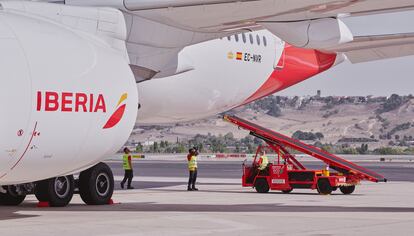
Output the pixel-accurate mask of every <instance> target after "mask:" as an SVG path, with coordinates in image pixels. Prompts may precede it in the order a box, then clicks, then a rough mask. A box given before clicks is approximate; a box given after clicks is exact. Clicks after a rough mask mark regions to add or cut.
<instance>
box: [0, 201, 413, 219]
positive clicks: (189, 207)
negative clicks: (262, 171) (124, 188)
mask: <svg viewBox="0 0 414 236" xmlns="http://www.w3.org/2000/svg"><path fill="white" fill-rule="evenodd" d="M25 210H30V211H34V210H35V211H39V212H212V213H213V212H216V213H233V212H297V213H300V212H303V213H317V212H336V213H338V212H366V213H373V212H378V213H403V212H406V213H412V212H414V208H402V207H343V206H287V205H283V204H281V203H275V204H234V205H217V204H159V203H155V202H136V203H118V204H114V205H107V206H87V205H84V204H70V205H69V206H67V207H63V208H36V204H35V203H26V204H23V205H21V206H19V207H5V208H2V207H0V212H1V216H0V220H10V219H21V218H28V217H35V216H37V215H24V214H23V213H22V211H25ZM19 211H20V213H18V212H19Z"/></svg>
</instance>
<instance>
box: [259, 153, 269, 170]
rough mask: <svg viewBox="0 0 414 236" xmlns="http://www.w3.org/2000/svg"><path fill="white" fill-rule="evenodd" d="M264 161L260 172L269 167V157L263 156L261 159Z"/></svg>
mask: <svg viewBox="0 0 414 236" xmlns="http://www.w3.org/2000/svg"><path fill="white" fill-rule="evenodd" d="M260 158H261V159H262V163H261V164H260V166H259V168H258V169H259V170H264V169H266V167H267V165H268V164H269V159H268V158H267V156H261V157H260Z"/></svg>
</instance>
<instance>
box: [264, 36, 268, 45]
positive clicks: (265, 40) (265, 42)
mask: <svg viewBox="0 0 414 236" xmlns="http://www.w3.org/2000/svg"><path fill="white" fill-rule="evenodd" d="M263 45H264V46H265V47H267V39H266V37H265V36H263Z"/></svg>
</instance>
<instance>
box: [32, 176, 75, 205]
mask: <svg viewBox="0 0 414 236" xmlns="http://www.w3.org/2000/svg"><path fill="white" fill-rule="evenodd" d="M74 190H75V183H74V180H73V176H72V175H68V176H60V177H56V178H51V179H46V180H42V181H39V182H37V183H36V187H35V191H34V192H35V196H36V198H37V200H39V201H40V202H48V203H49V205H50V206H51V207H64V206H67V205H68V204H69V202H70V201H71V200H72V197H73V193H74Z"/></svg>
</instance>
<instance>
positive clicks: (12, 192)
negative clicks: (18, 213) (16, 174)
mask: <svg viewBox="0 0 414 236" xmlns="http://www.w3.org/2000/svg"><path fill="white" fill-rule="evenodd" d="M3 189H4V190H6V192H5V193H4V192H0V206H17V205H20V203H22V202H23V201H24V199H25V198H26V194H25V193H22V192H21V191H19V187H18V186H14V185H11V186H7V187H4V188H3Z"/></svg>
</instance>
